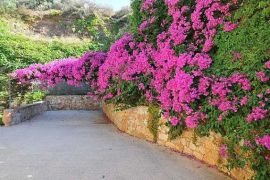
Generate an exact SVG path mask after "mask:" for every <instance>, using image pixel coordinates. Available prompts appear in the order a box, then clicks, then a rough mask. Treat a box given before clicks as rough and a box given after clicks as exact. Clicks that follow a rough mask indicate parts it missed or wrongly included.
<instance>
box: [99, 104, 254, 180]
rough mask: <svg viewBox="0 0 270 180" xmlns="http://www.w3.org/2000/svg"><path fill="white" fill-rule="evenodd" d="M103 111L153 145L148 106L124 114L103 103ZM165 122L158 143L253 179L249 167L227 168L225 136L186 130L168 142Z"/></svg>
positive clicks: (223, 169)
mask: <svg viewBox="0 0 270 180" xmlns="http://www.w3.org/2000/svg"><path fill="white" fill-rule="evenodd" d="M102 108H103V111H104V113H105V114H106V115H107V117H108V118H109V119H110V120H111V121H112V122H113V123H114V124H115V125H116V126H117V127H118V128H119V129H120V130H121V131H123V132H126V133H128V134H130V135H132V136H135V137H138V138H141V139H146V140H148V141H151V142H154V140H153V139H154V137H153V135H152V134H151V132H150V131H149V129H148V122H149V121H150V114H149V113H148V107H146V106H139V107H135V108H130V109H127V110H124V111H116V108H115V106H114V105H113V104H103V105H102ZM164 123H165V119H163V118H161V119H160V125H159V129H158V138H157V143H158V144H160V145H162V146H166V147H169V148H171V149H172V150H174V151H178V152H181V153H184V154H186V155H190V156H193V157H195V158H196V159H198V160H200V161H203V162H205V163H207V164H209V165H211V166H216V167H217V168H218V169H219V170H220V171H222V172H224V173H226V174H228V175H230V176H231V177H233V178H235V179H239V180H240V179H241V180H243V179H251V177H252V175H253V174H254V173H253V172H252V171H251V170H250V168H248V167H246V168H244V169H234V170H231V171H228V170H227V168H225V164H226V160H225V159H222V158H221V157H220V155H219V147H220V145H221V143H222V137H221V136H220V135H219V134H216V133H210V136H209V137H197V136H196V134H195V133H194V131H192V130H187V131H185V132H184V133H183V134H182V135H181V136H180V137H178V138H177V139H175V140H169V137H168V131H169V129H168V127H166V126H165V125H164Z"/></svg>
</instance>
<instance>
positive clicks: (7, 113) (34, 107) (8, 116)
mask: <svg viewBox="0 0 270 180" xmlns="http://www.w3.org/2000/svg"><path fill="white" fill-rule="evenodd" d="M45 111H47V103H46V102H43V101H42V102H37V103H34V104H30V105H25V106H20V107H17V108H15V109H5V110H4V115H3V123H4V124H5V126H11V125H14V124H19V123H21V122H24V121H27V120H30V119H31V118H33V117H35V116H37V115H39V114H41V113H43V112H45Z"/></svg>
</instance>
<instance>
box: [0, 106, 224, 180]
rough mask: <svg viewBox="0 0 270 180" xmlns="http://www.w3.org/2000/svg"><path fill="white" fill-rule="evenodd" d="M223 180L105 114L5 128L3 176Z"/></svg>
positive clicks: (48, 116) (0, 153)
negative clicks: (128, 132) (112, 121)
mask: <svg viewBox="0 0 270 180" xmlns="http://www.w3.org/2000/svg"><path fill="white" fill-rule="evenodd" d="M24 179H25V180H28V179H36V180H96V179H97V180H99V179H108V180H122V179H123V180H182V179H183V180H193V179H194V180H200V179H202V180H204V179H205V180H222V179H228V178H227V177H226V176H224V175H223V174H221V173H218V172H217V171H216V170H215V169H212V168H208V167H207V166H206V165H204V164H201V163H199V162H196V161H194V160H190V159H189V158H187V157H184V156H181V155H180V154H178V153H175V152H171V151H170V150H168V149H165V148H163V147H160V146H158V145H155V144H152V143H149V142H146V141H144V140H139V139H137V138H133V137H131V136H129V135H126V134H124V133H121V132H119V131H118V130H117V129H116V128H115V127H114V126H113V125H112V124H110V123H109V122H108V121H106V119H105V118H104V116H103V114H102V112H99V111H94V112H88V111H57V112H46V113H44V114H43V115H41V116H39V117H36V118H34V119H33V120H31V121H28V122H25V123H22V124H19V125H16V126H12V127H9V128H4V127H0V180H24Z"/></svg>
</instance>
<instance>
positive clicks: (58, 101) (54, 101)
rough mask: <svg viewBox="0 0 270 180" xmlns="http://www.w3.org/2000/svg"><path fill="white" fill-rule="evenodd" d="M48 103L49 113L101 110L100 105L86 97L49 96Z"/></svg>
mask: <svg viewBox="0 0 270 180" xmlns="http://www.w3.org/2000/svg"><path fill="white" fill-rule="evenodd" d="M46 101H47V103H48V111H56V110H97V109H100V103H98V102H96V101H94V100H93V98H91V97H89V96H86V95H63V96H47V97H46Z"/></svg>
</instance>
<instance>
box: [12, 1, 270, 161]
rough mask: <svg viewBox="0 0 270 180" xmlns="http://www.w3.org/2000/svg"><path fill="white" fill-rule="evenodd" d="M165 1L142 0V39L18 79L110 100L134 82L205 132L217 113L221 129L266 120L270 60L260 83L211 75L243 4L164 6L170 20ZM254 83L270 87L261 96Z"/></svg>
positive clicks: (34, 69)
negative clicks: (81, 89)
mask: <svg viewBox="0 0 270 180" xmlns="http://www.w3.org/2000/svg"><path fill="white" fill-rule="evenodd" d="M157 2H159V1H157V0H145V1H142V4H141V8H140V11H142V12H143V13H144V14H147V15H148V16H146V17H143V18H142V21H141V24H140V25H139V27H137V31H138V35H139V36H140V37H141V38H140V39H141V41H140V42H139V41H137V40H136V38H135V37H136V36H135V35H134V36H133V35H132V34H125V35H124V36H123V37H122V38H120V39H119V40H117V41H116V42H115V43H114V44H113V45H112V46H111V48H110V50H109V52H108V53H104V52H88V53H86V54H85V55H83V56H82V57H81V58H68V59H63V60H56V61H53V62H51V63H48V64H45V65H41V64H35V65H31V66H30V67H28V68H25V69H19V70H17V71H16V72H14V73H13V74H12V77H13V78H14V79H16V80H17V81H18V82H19V83H22V84H29V83H31V82H32V81H40V82H42V83H43V84H44V86H55V85H56V84H57V83H60V82H62V81H66V82H67V83H68V84H70V85H73V86H80V85H81V83H82V82H86V83H88V84H89V86H90V87H91V88H90V89H91V90H90V92H89V95H91V96H95V97H99V98H100V99H102V100H113V99H119V97H120V96H122V95H123V94H124V95H125V93H126V92H125V88H126V87H123V86H124V85H123V82H125V83H126V82H128V83H130V84H132V85H133V86H132V88H131V89H132V90H134V89H135V90H137V91H139V92H140V93H138V94H141V95H142V96H144V98H145V101H147V103H156V104H158V105H159V106H160V108H161V110H162V111H161V112H162V113H163V114H164V116H165V118H166V119H168V124H170V125H171V126H179V127H180V126H183V127H185V128H192V129H193V128H197V127H198V126H199V125H200V124H205V123H207V122H209V121H210V118H211V116H210V114H214V115H215V116H214V118H213V119H211V121H215V122H216V123H217V126H218V125H220V124H223V123H224V122H226V120H227V119H229V118H230V115H232V114H236V113H239V114H240V113H241V117H243V118H242V120H243V122H244V123H246V125H253V124H256V123H259V122H264V121H265V119H267V118H268V117H269V94H270V89H269V78H270V77H269V70H270V60H268V61H267V62H265V64H264V65H263V67H258V70H257V71H258V72H251V73H252V74H253V76H254V74H256V77H257V78H256V77H255V78H253V77H252V78H250V75H249V74H245V73H242V72H241V71H239V72H238V71H236V72H231V73H230V74H229V75H227V76H222V75H220V74H222V73H220V74H213V73H211V69H210V68H211V66H212V64H213V63H215V58H214V57H213V56H212V53H213V52H215V37H216V35H217V33H218V30H219V29H220V28H221V29H222V30H223V31H224V32H223V33H229V32H231V31H233V30H234V29H235V28H238V23H233V22H230V21H229V20H228V19H230V18H229V17H231V14H230V9H232V7H234V6H235V4H236V3H237V0H232V1H220V0H196V1H194V5H191V6H189V5H180V4H181V2H182V1H180V0H164V5H165V6H166V7H167V10H168V12H167V14H168V18H164V19H162V18H161V17H158V15H157V13H155V12H156V11H155V10H156V9H155V8H156V6H155V3H157ZM165 9H166V8H165ZM158 23H160V24H158ZM153 25H155V26H153ZM157 25H158V26H160V27H162V28H163V29H162V31H161V32H158V34H157V35H156V37H154V38H153V39H154V41H155V42H152V41H151V42H150V40H149V39H150V38H149V32H147V31H148V30H152V29H154V28H153V27H155V28H156V26H157ZM151 35H152V34H151ZM241 53H242V52H241ZM241 53H240V52H236V51H230V52H228V55H229V57H232V56H233V59H232V60H233V63H241V62H242V60H244V54H243V56H242V54H241ZM232 60H230V61H232ZM221 71H222V70H221ZM254 82H255V83H254ZM254 84H262V85H264V87H263V88H262V90H261V91H259V92H257V91H254ZM129 90H130V89H129ZM256 95H257V96H256ZM254 99H256V102H255V103H253V101H254ZM207 115H209V116H210V117H208V116H207ZM208 118H209V119H208ZM254 137H256V136H254ZM258 137H260V136H258ZM254 139H255V138H253V140H252V142H254ZM269 139H270V137H269V135H266V136H264V137H262V138H257V139H256V142H257V144H258V145H263V146H264V147H266V148H267V149H268V150H270V146H269V142H270V140H269ZM254 144H255V143H254ZM227 150H228V147H227V146H226V145H222V146H221V148H220V155H221V156H222V157H224V158H228V157H229V156H228V152H227Z"/></svg>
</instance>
